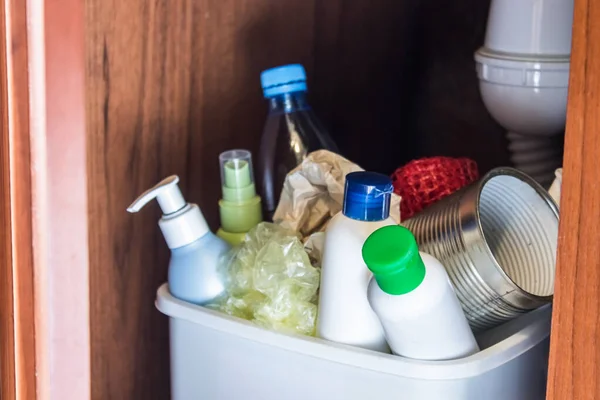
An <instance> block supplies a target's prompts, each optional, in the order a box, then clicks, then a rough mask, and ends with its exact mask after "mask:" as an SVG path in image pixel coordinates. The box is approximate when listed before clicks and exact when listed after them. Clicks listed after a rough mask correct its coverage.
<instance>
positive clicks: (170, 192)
mask: <svg viewBox="0 0 600 400" xmlns="http://www.w3.org/2000/svg"><path fill="white" fill-rule="evenodd" d="M178 183H179V177H178V176H177V175H171V176H169V177H167V178H165V179H163V180H162V181H160V182H159V183H157V184H156V185H155V186H154V187H151V188H150V189H148V190H146V191H145V192H144V193H142V194H141V195H140V196H139V197H138V198H137V199H136V200H135V201H134V202H133V203H132V204H131V205H130V206H129V207H128V208H127V211H128V212H130V213H136V212H138V211H140V210H141V209H142V208H143V207H144V206H145V205H146V204H148V203H149V202H150V201H151V200H154V199H156V201H158V204H159V205H160V208H161V209H162V212H163V216H162V218H161V219H160V220H159V221H158V225H159V226H160V229H161V231H162V233H163V236H164V237H165V240H166V242H167V245H168V246H169V248H170V249H176V248H179V247H182V246H185V245H188V244H190V243H192V242H194V241H196V240H198V239H199V238H201V237H202V236H204V235H205V234H207V233H208V232H209V229H208V225H207V224H206V220H205V219H204V216H203V215H202V213H201V212H200V209H199V208H198V206H197V205H196V204H188V203H187V202H186V201H185V199H184V198H183V195H182V194H181V190H179V186H178V185H177V184H178Z"/></svg>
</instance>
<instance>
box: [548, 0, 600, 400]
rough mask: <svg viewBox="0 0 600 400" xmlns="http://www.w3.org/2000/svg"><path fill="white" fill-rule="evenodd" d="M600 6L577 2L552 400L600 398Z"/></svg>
mask: <svg viewBox="0 0 600 400" xmlns="http://www.w3.org/2000/svg"><path fill="white" fill-rule="evenodd" d="M598 21H600V4H599V3H598V2H597V1H591V0H575V14H574V23H573V44H572V53H571V71H570V82H569V101H568V111H567V130H566V141H565V156H564V172H563V183H562V191H561V221H560V235H559V250H558V265H557V278H556V288H555V295H554V310H553V318H552V335H551V339H550V369H549V382H548V399H552V400H554V399H555V400H563V399H576V400H580V399H598V398H600V252H599V251H598V249H599V247H600V225H599V224H598V221H600V187H599V185H598V182H600V169H599V168H598V158H599V157H600V135H599V132H600V114H599V113H598V110H599V109H600V73H599V71H600V25H599V24H598Z"/></svg>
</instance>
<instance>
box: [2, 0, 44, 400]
mask: <svg viewBox="0 0 600 400" xmlns="http://www.w3.org/2000/svg"><path fill="white" fill-rule="evenodd" d="M0 24H1V32H0V36H1V38H2V41H1V43H0V79H2V81H1V82H0V96H1V97H0V105H1V109H2V111H1V114H2V115H1V116H2V119H1V122H2V125H1V126H0V250H1V251H0V338H1V339H0V340H1V342H0V343H1V344H0V353H1V356H0V357H1V358H0V360H1V361H0V363H1V368H0V370H1V375H0V377H1V385H0V398H2V399H3V400H13V399H34V398H35V396H36V383H37V382H36V376H35V372H36V354H35V324H34V318H35V313H34V295H33V290H34V288H33V248H32V226H31V216H32V213H31V178H30V152H29V150H30V143H29V90H28V86H29V80H28V70H29V68H28V46H27V41H28V40H27V39H28V37H27V10H26V6H25V2H22V1H18V0H3V1H2V3H1V9H0Z"/></svg>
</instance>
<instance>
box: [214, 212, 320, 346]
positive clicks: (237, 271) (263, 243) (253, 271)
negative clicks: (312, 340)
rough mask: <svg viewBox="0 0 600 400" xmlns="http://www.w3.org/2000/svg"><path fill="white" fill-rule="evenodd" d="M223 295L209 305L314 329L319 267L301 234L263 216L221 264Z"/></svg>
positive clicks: (285, 326)
mask: <svg viewBox="0 0 600 400" xmlns="http://www.w3.org/2000/svg"><path fill="white" fill-rule="evenodd" d="M222 272H223V274H224V275H225V281H226V283H227V295H226V296H225V297H224V298H222V299H220V301H219V302H218V303H217V304H213V305H211V306H210V307H211V308H215V309H217V310H220V311H223V312H225V313H227V314H230V315H234V316H237V317H241V318H244V319H247V320H250V321H253V322H254V323H256V324H258V325H261V326H263V327H265V328H269V329H273V330H279V331H285V332H295V333H301V334H304V335H314V333H315V322H316V317H317V299H318V297H317V291H318V288H319V280H320V271H319V269H317V268H315V267H313V265H312V264H311V262H310V259H309V256H308V254H307V252H306V250H305V249H304V245H303V244H302V242H301V240H300V237H299V236H298V234H297V233H296V232H294V231H292V230H288V229H285V228H282V227H280V226H279V225H275V224H271V223H267V222H263V223H260V224H258V225H257V226H256V227H255V228H253V229H252V230H251V231H250V232H248V234H247V235H246V239H245V240H244V242H243V243H242V244H241V245H240V246H239V247H237V248H235V249H233V250H232V253H231V254H230V255H229V257H228V259H227V260H226V261H225V262H224V264H223V270H222Z"/></svg>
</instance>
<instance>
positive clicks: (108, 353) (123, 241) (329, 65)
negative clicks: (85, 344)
mask: <svg viewBox="0 0 600 400" xmlns="http://www.w3.org/2000/svg"><path fill="white" fill-rule="evenodd" d="M461 3H462V5H461V6H460V7H458V9H459V10H461V11H460V12H464V13H465V15H462V14H461V19H460V20H459V21H455V22H448V21H445V20H444V18H443V15H442V14H441V13H440V14H439V16H438V17H437V18H436V19H435V21H436V22H435V23H434V22H432V21H431V20H430V19H429V17H430V15H429V13H431V10H432V9H436V7H437V8H443V5H444V4H445V3H443V2H442V1H441V0H432V1H430V2H429V5H428V6H427V7H426V8H424V7H423V6H422V5H420V3H414V2H397V1H392V0H377V1H375V2H370V3H369V4H367V2H364V1H363V0H329V1H326V2H325V1H317V0H309V1H307V0H286V1H280V0H175V1H167V0H158V1H152V2H148V1H144V0H128V1H117V0H86V27H87V32H86V49H87V50H86V51H87V53H86V60H87V61H86V79H87V82H86V85H87V99H86V107H87V131H88V144H87V156H88V200H89V203H88V204H89V228H90V237H89V246H90V319H91V322H90V323H91V341H92V376H93V377H94V381H93V383H92V397H93V398H94V399H98V400H100V399H138V398H139V399H141V398H152V399H165V398H168V396H169V394H168V393H169V385H168V380H169V379H168V364H169V359H168V337H167V336H168V332H167V319H166V317H164V316H162V315H160V313H159V312H158V311H156V310H155V309H154V307H153V301H154V297H155V290H156V289H157V287H158V286H159V284H161V283H162V282H164V281H165V280H166V273H167V262H168V250H167V248H166V245H165V244H164V241H163V238H162V236H161V234H160V232H159V230H158V228H157V226H156V222H157V220H158V218H159V217H160V213H159V211H158V209H157V208H158V207H157V206H156V205H152V206H151V207H149V209H148V210H144V211H143V212H142V213H141V214H140V215H134V216H130V215H127V214H126V213H125V208H126V207H127V206H128V204H129V203H130V202H131V201H132V200H133V199H134V198H135V197H136V196H137V195H138V194H139V193H140V192H142V191H143V190H145V189H146V188H148V187H149V186H150V185H153V184H155V183H156V182H157V181H158V180H159V179H161V178H163V177H164V176H166V175H169V174H173V173H176V174H178V175H179V176H180V178H181V186H182V189H183V190H184V193H185V194H186V196H187V198H188V199H189V200H190V201H193V202H197V203H198V204H199V205H200V207H201V208H202V210H203V212H204V213H205V215H206V217H207V219H208V221H209V223H210V224H211V226H212V227H213V228H216V226H217V225H218V217H217V215H218V214H217V200H218V198H219V197H220V182H219V172H218V162H217V156H218V154H219V153H220V152H221V151H224V150H226V149H228V148H233V147H242V148H248V149H250V150H252V151H253V152H254V153H255V154H256V150H257V146H258V142H259V140H258V139H259V137H260V134H261V131H262V125H263V123H264V119H265V112H266V105H265V102H264V100H263V99H262V94H261V89H260V83H259V74H260V71H261V70H263V69H265V68H268V67H271V66H275V65H279V64H285V63H291V62H299V63H302V64H304V65H305V67H306V69H307V72H308V79H309V88H310V94H311V97H312V100H313V105H314V106H315V108H316V110H317V113H318V114H319V115H321V117H322V119H323V120H324V121H325V123H326V125H328V126H329V127H330V128H331V130H332V133H333V136H334V137H335V138H336V139H337V140H338V142H339V143H340V145H341V147H342V149H343V150H344V152H345V154H346V155H348V156H349V157H351V158H353V159H354V160H356V161H357V162H359V163H360V164H362V165H363V166H364V167H366V168H369V169H376V170H380V171H383V172H391V170H392V169H393V168H395V167H396V166H398V165H400V164H401V163H403V162H405V161H407V160H409V159H411V158H413V157H418V156H423V155H430V154H432V153H435V152H437V151H441V150H444V151H447V152H448V153H447V154H449V155H467V156H473V157H475V158H477V159H478V161H480V164H481V165H482V168H483V169H489V168H490V167H491V166H494V165H496V164H504V163H505V162H506V161H507V157H506V154H505V152H503V151H491V152H485V153H478V151H477V148H476V145H474V144H473V145H469V146H470V147H469V146H467V147H464V143H465V141H461V140H459V139H460V138H461V137H468V138H469V139H471V138H473V137H479V136H478V135H480V132H481V131H484V132H487V134H488V136H487V140H488V143H489V142H491V143H500V146H498V147H499V148H503V147H502V146H504V142H503V140H504V139H503V132H502V130H501V129H500V128H499V127H498V126H497V125H496V124H495V123H494V122H493V121H492V120H491V119H490V118H489V116H487V113H485V110H484V109H483V106H482V105H481V101H480V99H479V95H478V92H477V86H476V83H477V82H476V77H475V71H474V64H473V61H472V51H474V50H475V47H476V44H479V43H482V42H483V28H482V27H483V26H484V25H485V17H486V13H487V2H483V3H482V2H479V1H477V0H461ZM455 13H456V14H459V11H458V10H457V11H456V12H455ZM447 30H452V31H453V33H452V35H450V36H449V37H448V38H446V37H445V36H444V32H446V31H447ZM430 31H431V32H430ZM423 32H430V33H429V35H430V36H429V37H428V40H423V39H422V38H421V36H420V35H422V34H423ZM444 38H445V41H443V42H442V43H439V39H444ZM424 46H425V47H424ZM440 50H444V52H443V53H439V51H440ZM454 50H458V55H454ZM449 61H452V62H450V63H449ZM446 64H448V68H446V69H444V71H445V74H444V75H442V76H437V74H438V72H436V71H439V70H440V69H443V66H444V65H446ZM434 77H437V78H436V81H435V82H437V83H435V84H428V82H429V81H433V79H434ZM448 81H450V82H448ZM457 98H459V99H460V102H462V103H463V105H464V108H463V109H460V110H458V111H459V114H458V115H454V114H452V113H451V112H450V111H456V110H455V108H456V107H455V104H456V102H457V100H456V99H457ZM449 103H452V104H449ZM440 109H443V112H439V110H440ZM467 110H471V111H467ZM473 115H475V118H474V120H470V118H472V117H473ZM427 119H436V121H437V122H436V123H435V124H434V123H424V122H423V121H425V120H427ZM440 141H441V142H440ZM438 142H439V143H442V145H437V147H436V146H433V145H432V143H438ZM381 143H386V146H381V145H380V144H381Z"/></svg>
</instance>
